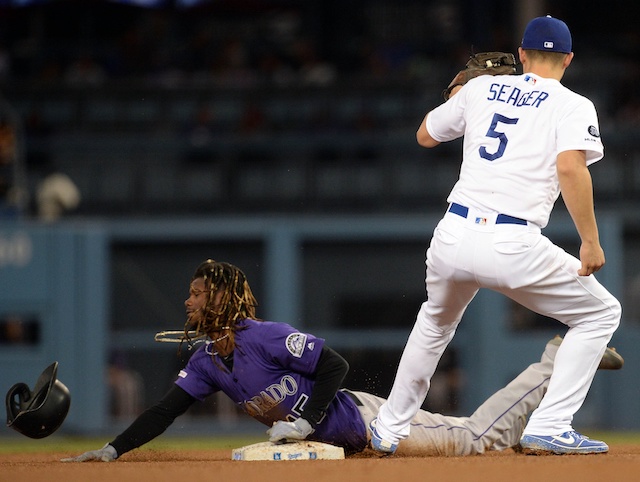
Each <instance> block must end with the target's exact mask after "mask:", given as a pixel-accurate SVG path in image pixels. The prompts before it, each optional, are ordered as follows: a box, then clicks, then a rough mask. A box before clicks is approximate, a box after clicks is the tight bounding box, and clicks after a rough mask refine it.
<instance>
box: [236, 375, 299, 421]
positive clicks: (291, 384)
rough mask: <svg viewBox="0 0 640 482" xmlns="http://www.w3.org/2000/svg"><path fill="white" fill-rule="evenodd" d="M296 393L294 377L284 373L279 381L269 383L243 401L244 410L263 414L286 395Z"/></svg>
mask: <svg viewBox="0 0 640 482" xmlns="http://www.w3.org/2000/svg"><path fill="white" fill-rule="evenodd" d="M296 393H298V383H297V382H296V380H295V378H293V377H292V376H290V375H285V376H283V377H282V379H281V380H280V383H274V384H272V385H269V386H268V387H267V388H266V389H265V390H263V391H261V392H260V395H256V396H255V397H253V398H252V399H251V400H247V401H246V402H245V403H244V408H245V411H246V412H247V413H248V414H249V415H251V416H255V415H263V414H264V413H266V412H268V411H269V410H271V409H272V408H273V407H275V406H276V405H278V404H279V403H281V402H282V401H283V400H284V399H285V398H286V397H287V396H291V395H295V394H296Z"/></svg>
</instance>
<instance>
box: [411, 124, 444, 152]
mask: <svg viewBox="0 0 640 482" xmlns="http://www.w3.org/2000/svg"><path fill="white" fill-rule="evenodd" d="M416 140H417V141H418V144H420V145H421V146H422V147H435V146H437V145H438V144H440V143H439V142H437V141H435V140H434V139H433V137H431V136H430V135H429V132H428V131H427V129H425V128H424V127H421V128H420V129H418V132H416Z"/></svg>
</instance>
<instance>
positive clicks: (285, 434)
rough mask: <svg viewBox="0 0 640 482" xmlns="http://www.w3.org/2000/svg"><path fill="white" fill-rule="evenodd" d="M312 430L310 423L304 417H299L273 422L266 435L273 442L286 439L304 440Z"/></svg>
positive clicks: (281, 441) (280, 441) (285, 440)
mask: <svg viewBox="0 0 640 482" xmlns="http://www.w3.org/2000/svg"><path fill="white" fill-rule="evenodd" d="M313 432H314V430H313V427H311V424H310V423H309V422H307V421H306V420H305V419H304V418H299V419H297V420H296V421H295V422H285V421H284V420H278V421H277V422H276V423H274V424H273V427H271V428H270V429H269V430H267V435H268V436H269V441H270V442H274V443H284V442H288V441H295V440H304V439H305V438H307V435H310V434H312V433H313Z"/></svg>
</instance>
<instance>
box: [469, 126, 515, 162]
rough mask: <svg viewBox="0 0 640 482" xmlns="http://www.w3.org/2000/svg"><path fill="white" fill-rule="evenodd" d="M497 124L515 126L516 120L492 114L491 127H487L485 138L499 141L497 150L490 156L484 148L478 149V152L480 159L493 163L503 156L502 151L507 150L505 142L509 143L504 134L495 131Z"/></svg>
mask: <svg viewBox="0 0 640 482" xmlns="http://www.w3.org/2000/svg"><path fill="white" fill-rule="evenodd" d="M499 122H502V123H503V124H517V123H518V119H510V118H509V117H505V116H503V115H500V114H493V121H492V122H491V126H490V127H489V130H488V131H487V134H486V135H487V137H493V138H495V139H499V140H500V144H499V145H498V150H497V151H496V152H494V153H493V154H491V153H489V152H487V149H486V148H485V147H484V146H482V147H480V149H478V151H479V152H480V157H482V158H483V159H486V160H488V161H495V160H496V159H498V158H499V157H502V156H503V155H504V150H505V149H506V148H507V142H509V139H507V136H506V134H505V133H504V132H500V131H497V130H496V128H497V127H498V123H499Z"/></svg>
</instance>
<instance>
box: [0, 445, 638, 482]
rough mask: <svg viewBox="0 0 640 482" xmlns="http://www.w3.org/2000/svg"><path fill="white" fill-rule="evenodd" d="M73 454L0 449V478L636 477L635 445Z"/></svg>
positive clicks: (17, 481)
mask: <svg viewBox="0 0 640 482" xmlns="http://www.w3.org/2000/svg"><path fill="white" fill-rule="evenodd" d="M72 455H77V454H75V453H68V452H61V453H47V454H41V453H36V454H0V481H1V482H9V481H10V482H27V481H28V482H45V481H46V482H52V481H53V482H128V481H136V482H164V481H171V482H179V481H185V480H191V481H200V482H204V481H224V482H231V481H238V482H250V481H258V480H260V481H267V480H272V481H290V480H295V481H298V480H305V481H309V482H321V481H332V482H334V481H346V482H396V481H402V482H418V481H420V482H421V481H439V482H442V481H452V482H453V481H455V482H466V481H474V482H475V481H492V482H501V481H504V482H514V481H517V482H521V481H536V482H539V481H544V480H558V479H560V480H563V481H566V482H572V481H581V482H588V481H598V482H603V481H608V480H615V481H616V482H624V481H638V480H640V446H638V445H616V446H614V445H612V446H611V450H610V452H609V453H608V454H604V455H574V456H527V455H520V454H516V453H514V452H512V451H510V450H509V451H505V452H501V453H490V454H485V455H480V456H475V457H425V458H417V457H399V456H393V457H386V458H378V457H375V456H371V455H368V454H361V455H358V456H355V457H350V458H347V459H346V460H313V461H282V462H275V461H274V462H271V461H269V462H246V461H233V460H231V451H230V450H207V451H205V450H176V451H169V450H138V451H134V452H131V453H128V454H126V455H125V456H123V457H122V458H121V459H119V460H117V461H115V462H110V463H103V462H85V463H62V462H59V459H60V458H63V457H68V456H72Z"/></svg>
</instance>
